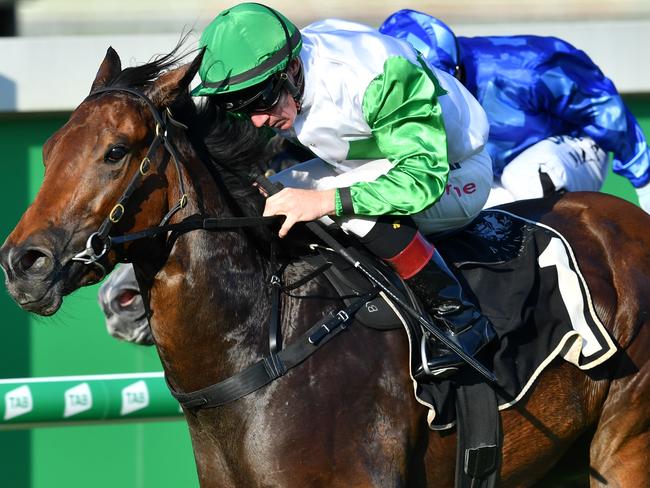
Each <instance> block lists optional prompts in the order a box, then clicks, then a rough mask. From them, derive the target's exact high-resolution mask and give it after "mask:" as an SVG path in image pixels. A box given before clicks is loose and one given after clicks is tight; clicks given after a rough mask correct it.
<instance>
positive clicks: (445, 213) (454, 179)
mask: <svg viewBox="0 0 650 488" xmlns="http://www.w3.org/2000/svg"><path fill="white" fill-rule="evenodd" d="M350 163H354V162H351V161H348V162H346V164H350ZM392 167H393V165H392V164H391V162H390V161H388V160H387V159H377V160H373V161H359V165H358V166H357V167H355V168H353V169H350V170H348V171H345V172H340V170H337V169H336V168H335V167H334V166H332V165H330V164H328V163H326V162H325V161H323V160H322V159H319V158H316V159H312V160H310V161H306V162H304V163H302V164H297V165H295V166H292V167H291V168H288V169H286V170H284V171H281V172H280V173H278V174H276V175H274V176H272V177H271V180H272V181H276V182H280V183H282V184H283V185H284V186H287V187H290V188H303V189H311V190H330V189H332V188H345V187H348V186H351V185H353V184H354V183H357V182H360V181H374V180H376V179H377V178H378V177H379V176H381V175H383V174H385V173H387V172H388V171H389V170H390V169H391V168H392ZM491 186H492V160H491V158H490V156H489V154H488V152H487V151H486V150H483V151H481V152H480V153H478V154H475V155H474V156H472V157H470V158H468V159H466V160H465V161H462V162H460V163H454V164H452V165H451V169H450V172H449V180H448V182H447V186H446V188H445V191H444V193H443V195H442V197H441V198H440V200H438V202H436V203H435V204H434V205H432V206H431V207H429V208H427V209H425V210H423V211H421V212H419V213H417V214H415V215H412V218H413V220H414V221H415V222H416V224H417V225H418V227H419V229H420V231H421V232H422V233H423V234H434V233H438V232H443V231H447V230H452V229H457V228H459V227H462V226H463V225H465V224H467V223H469V222H470V221H471V220H472V219H473V218H474V217H475V216H476V215H477V214H478V213H479V212H480V211H481V209H482V208H483V206H484V205H485V202H486V200H487V197H488V195H489V193H490V188H491ZM335 219H336V222H337V223H338V224H339V225H340V226H341V228H342V229H343V230H344V231H346V232H352V233H353V234H355V235H357V236H359V237H363V236H365V235H366V234H367V233H368V232H370V229H372V227H373V226H374V225H375V221H376V217H371V216H354V217H335ZM321 221H322V222H323V223H325V224H331V223H332V222H333V221H332V219H330V218H329V217H323V218H322V219H321Z"/></svg>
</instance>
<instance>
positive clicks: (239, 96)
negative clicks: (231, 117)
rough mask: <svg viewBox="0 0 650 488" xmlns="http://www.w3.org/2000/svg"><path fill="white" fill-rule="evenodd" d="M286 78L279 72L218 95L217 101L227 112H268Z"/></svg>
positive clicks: (279, 95)
mask: <svg viewBox="0 0 650 488" xmlns="http://www.w3.org/2000/svg"><path fill="white" fill-rule="evenodd" d="M286 80H287V74H286V73H280V74H279V75H277V76H272V77H271V79H270V80H268V81H265V82H263V83H262V84H260V85H255V86H253V87H251V88H246V89H245V90H241V91H238V92H235V93H232V94H223V95H218V96H217V97H216V98H217V103H218V104H219V106H220V107H221V108H223V109H224V110H227V111H228V112H236V113H246V114H252V113H260V112H268V111H269V110H271V109H273V107H275V106H276V105H277V104H278V102H279V101H280V97H281V96H282V88H283V87H284V83H285V81H286Z"/></svg>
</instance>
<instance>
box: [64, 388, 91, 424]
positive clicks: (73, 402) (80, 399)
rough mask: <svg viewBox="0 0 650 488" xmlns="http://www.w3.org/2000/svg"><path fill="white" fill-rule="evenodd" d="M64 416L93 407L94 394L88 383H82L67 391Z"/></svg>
mask: <svg viewBox="0 0 650 488" xmlns="http://www.w3.org/2000/svg"><path fill="white" fill-rule="evenodd" d="M64 395H65V410H64V411H63V418H68V417H72V416H73V415H77V414H79V413H81V412H85V411H86V410H90V409H91V408H93V396H92V393H91V392H90V387H89V386H88V383H81V384H80V385H77V386H73V387H72V388H70V389H68V390H66V391H65V394H64Z"/></svg>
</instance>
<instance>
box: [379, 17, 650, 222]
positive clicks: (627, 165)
mask: <svg viewBox="0 0 650 488" xmlns="http://www.w3.org/2000/svg"><path fill="white" fill-rule="evenodd" d="M379 31H380V32H382V33H384V34H387V35H390V36H393V37H397V38H399V39H404V40H407V41H408V42H409V43H410V44H411V45H412V46H413V47H415V48H416V49H417V50H418V51H419V52H420V53H422V55H423V56H424V57H425V58H426V59H427V61H428V62H429V63H430V64H432V65H434V66H436V67H438V68H440V69H442V70H444V71H447V72H448V73H451V74H453V75H455V76H456V77H457V78H459V79H460V80H461V81H462V82H463V84H464V85H465V87H466V88H467V89H468V90H469V91H470V92H471V93H472V94H473V95H474V96H475V97H476V98H477V99H478V101H479V102H480V103H481V105H482V106H483V108H484V109H485V111H486V113H487V116H488V120H489V124H490V136H489V141H488V143H487V149H488V151H489V153H490V155H491V156H492V164H493V169H494V177H495V181H494V184H493V190H492V192H491V194H490V198H489V199H488V202H487V204H486V206H492V205H497V204H500V203H505V202H508V201H513V200H519V199H524V198H535V197H541V196H543V195H546V194H549V193H553V192H555V191H558V190H567V191H579V190H590V191H598V190H600V188H601V186H602V183H603V180H604V178H605V174H606V171H607V164H608V154H607V153H609V152H611V153H612V154H613V170H614V172H615V173H617V174H619V175H621V176H624V177H625V178H627V179H628V180H630V182H631V183H632V185H633V186H634V187H635V189H636V192H637V195H638V197H639V202H640V205H641V207H642V208H643V209H644V210H645V211H646V212H650V184H649V182H650V151H649V150H648V146H647V143H646V139H645V137H644V135H643V132H642V131H641V128H640V127H639V124H638V123H637V121H636V120H635V118H634V116H633V115H632V114H631V113H630V111H629V110H628V108H627V107H626V106H625V104H624V103H623V101H622V99H621V97H620V95H619V93H618V92H617V90H616V87H615V86H614V84H613V83H612V81H611V80H609V79H608V78H606V77H605V75H604V74H603V73H602V72H601V70H600V69H599V68H598V67H597V66H596V65H595V64H594V63H593V61H591V59H590V58H589V57H588V56H587V55H586V54H585V53H584V52H583V51H580V50H578V49H576V48H575V47H573V46H572V45H570V44H569V43H567V42H565V41H562V40H561V39H557V38H555V37H538V36H508V37H456V36H455V35H454V33H453V32H452V30H451V29H450V28H449V27H448V26H447V25H446V24H444V23H443V22H441V21H440V20H438V19H436V18H434V17H431V16H430V15H427V14H424V13H421V12H416V11H413V10H400V11H398V12H396V13H394V14H393V15H391V16H390V17H388V19H386V21H385V22H384V23H383V24H382V26H381V27H380V28H379Z"/></svg>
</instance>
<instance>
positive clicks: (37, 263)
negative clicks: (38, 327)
mask: <svg viewBox="0 0 650 488" xmlns="http://www.w3.org/2000/svg"><path fill="white" fill-rule="evenodd" d="M0 266H1V267H2V270H3V271H4V273H5V284H6V285H7V291H8V292H9V294H10V295H11V297H12V298H13V299H14V300H15V301H16V303H18V305H20V307H21V308H23V309H24V310H27V311H29V312H35V313H38V314H40V315H51V314H53V313H54V312H56V311H57V310H58V309H59V307H60V305H61V293H60V292H59V288H60V286H53V285H54V281H55V276H56V268H57V266H56V260H55V258H54V253H53V252H52V251H51V250H50V249H48V248H47V247H46V246H42V245H37V244H33V243H32V244H25V245H18V246H14V245H11V244H10V243H9V242H6V243H5V244H4V245H3V246H2V248H0Z"/></svg>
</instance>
